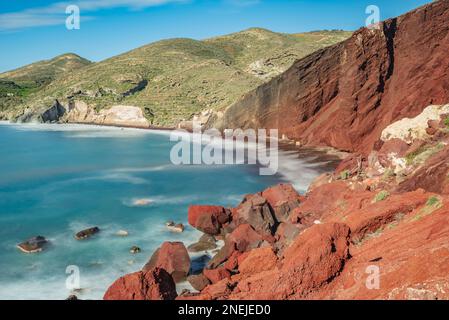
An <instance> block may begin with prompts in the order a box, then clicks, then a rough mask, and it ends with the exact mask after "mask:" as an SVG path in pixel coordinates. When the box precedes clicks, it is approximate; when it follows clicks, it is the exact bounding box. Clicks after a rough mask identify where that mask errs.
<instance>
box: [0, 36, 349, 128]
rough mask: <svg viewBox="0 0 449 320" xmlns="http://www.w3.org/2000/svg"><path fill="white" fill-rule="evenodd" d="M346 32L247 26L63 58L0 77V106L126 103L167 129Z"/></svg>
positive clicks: (11, 110) (17, 110) (16, 109)
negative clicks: (109, 53) (92, 56)
mask: <svg viewBox="0 0 449 320" xmlns="http://www.w3.org/2000/svg"><path fill="white" fill-rule="evenodd" d="M349 35H350V33H349V32H344V31H317V32H310V33H301V34H281V33H275V32H271V31H268V30H265V29H249V30H245V31H242V32H238V33H234V34H230V35H226V36H221V37H215V38H211V39H207V40H203V41H198V40H193V39H170V40H163V41H159V42H155V43H152V44H149V45H146V46H143V47H140V48H137V49H135V50H132V51H130V52H127V53H124V54H121V55H118V56H115V57H113V58H110V59H107V60H104V61H101V62H98V63H89V62H88V61H87V60H84V59H82V58H80V57H77V56H74V55H64V56H61V57H57V58H55V59H53V60H50V61H46V62H39V63H36V64H33V65H30V66H27V67H24V68H21V69H18V70H14V71H11V72H7V73H4V74H0V81H2V82H0V87H1V88H2V89H0V90H1V92H2V98H1V100H0V101H1V102H0V105H2V106H3V110H4V114H6V116H4V117H6V118H14V117H17V116H20V115H21V114H22V113H23V110H25V109H27V108H28V110H41V109H44V108H48V107H49V106H51V105H52V103H53V101H54V100H55V99H58V100H59V101H61V102H63V103H64V102H67V101H70V100H81V101H84V102H86V103H87V104H88V105H89V106H90V107H92V108H95V109H96V110H100V109H102V108H106V107H110V106H112V105H118V104H119V105H133V106H138V107H141V108H144V109H145V110H146V116H147V117H148V120H150V121H151V123H152V124H153V125H156V126H174V125H176V124H177V123H179V122H180V121H182V120H187V119H190V118H191V117H192V116H193V115H194V114H197V113H199V112H201V111H204V110H214V111H217V110H224V109H225V108H227V107H228V106H229V105H231V104H232V103H234V102H235V101H236V100H238V99H239V98H240V97H241V96H242V95H243V94H245V93H246V92H248V91H250V90H252V89H254V88H256V87H258V86H259V85H260V84H262V83H264V82H266V81H268V80H270V79H271V78H272V77H274V76H276V75H278V74H280V73H282V72H284V71H285V70H286V69H287V68H288V67H290V66H291V65H292V64H293V63H294V61H296V60H297V59H300V58H302V57H304V56H306V55H308V54H310V53H312V52H314V51H316V50H318V49H320V48H323V47H326V46H329V45H332V44H334V43H336V42H340V41H342V40H344V39H346V38H347V37H348V36H349ZM64 57H66V59H64ZM67 57H70V58H73V59H67ZM75 57H76V59H75ZM69 62H70V63H69ZM75 71H76V72H75ZM11 82H13V83H11ZM15 85H17V87H15ZM6 93H7V94H6ZM11 94H12V95H11ZM12 98H13V99H12ZM17 98H19V99H17ZM11 99H12V100H13V101H12V102H11V101H9V102H8V100H11ZM5 101H6V102H5ZM6 109H7V110H6ZM5 110H6V111H5Z"/></svg>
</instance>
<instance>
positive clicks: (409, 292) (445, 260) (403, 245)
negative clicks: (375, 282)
mask: <svg viewBox="0 0 449 320" xmlns="http://www.w3.org/2000/svg"><path fill="white" fill-rule="evenodd" d="M447 201H448V199H447V198H446V199H445V200H444V203H443V205H442V207H441V208H440V209H438V210H436V211H434V212H432V213H431V214H427V215H426V214H424V215H423V214H422V213H416V215H415V216H413V217H410V218H408V219H405V220H404V221H403V222H400V223H399V224H398V225H397V226H395V227H394V228H389V229H387V230H385V231H384V232H383V233H382V234H380V235H379V236H378V237H377V238H373V239H371V240H370V241H366V242H363V243H362V245H361V246H360V247H355V248H354V250H351V255H352V258H351V259H350V260H348V261H347V263H346V265H345V268H344V270H343V271H342V272H341V274H340V275H339V276H338V277H336V278H335V279H334V280H333V281H332V282H331V283H330V284H329V285H328V286H326V287H324V288H323V289H322V290H320V291H318V292H316V293H315V294H313V295H311V296H309V298H310V299H341V300H353V299H358V300H375V299H376V300H379V299H382V300H386V299H388V300H392V299H395V300H415V299H418V300H428V299H431V300H436V299H438V300H447V299H449V290H448V289H449V283H448V281H447V275H448V274H449V249H448V248H447V243H448V242H449V211H448V208H449V202H447ZM373 266H374V267H377V268H379V269H378V270H379V271H380V274H379V275H380V278H379V284H380V285H379V287H378V289H369V288H367V286H366V283H367V281H368V280H369V279H368V276H370V275H372V273H368V272H367V270H369V269H367V268H368V267H371V268H372V267H373ZM370 270H372V269H370ZM355 279H356V280H357V281H354V280H355Z"/></svg>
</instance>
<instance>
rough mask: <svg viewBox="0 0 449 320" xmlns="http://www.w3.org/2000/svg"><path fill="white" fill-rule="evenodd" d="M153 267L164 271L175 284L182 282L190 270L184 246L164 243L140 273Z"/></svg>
mask: <svg viewBox="0 0 449 320" xmlns="http://www.w3.org/2000/svg"><path fill="white" fill-rule="evenodd" d="M155 267H158V268H163V269H164V270H166V271H167V272H168V273H169V274H170V275H171V276H172V277H173V279H174V281H175V282H180V281H182V280H184V279H185V278H186V277H187V274H188V273H189V270H190V257H189V253H188V252H187V249H186V247H185V246H184V244H183V243H182V242H164V243H163V244H162V246H161V247H160V248H159V249H157V250H156V251H155V252H154V253H153V255H152V257H151V259H150V261H148V263H147V264H146V265H145V266H144V267H143V268H142V271H148V270H151V269H153V268H155Z"/></svg>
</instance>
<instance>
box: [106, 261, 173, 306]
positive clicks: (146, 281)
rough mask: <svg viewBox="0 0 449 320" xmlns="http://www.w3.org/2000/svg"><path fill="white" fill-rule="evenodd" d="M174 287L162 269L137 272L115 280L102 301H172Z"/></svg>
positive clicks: (171, 280)
mask: <svg viewBox="0 0 449 320" xmlns="http://www.w3.org/2000/svg"><path fill="white" fill-rule="evenodd" d="M176 296H177V293H176V286H175V282H174V281H173V278H172V277H171V276H170V274H169V273H168V272H167V271H165V270H164V269H162V268H153V269H150V270H147V271H138V272H135V273H131V274H127V275H125V276H123V277H121V278H119V279H118V280H116V281H115V282H114V283H113V284H112V285H111V286H110V287H109V289H108V290H107V291H106V293H105V294H104V297H103V299H104V300H174V299H175V298H176Z"/></svg>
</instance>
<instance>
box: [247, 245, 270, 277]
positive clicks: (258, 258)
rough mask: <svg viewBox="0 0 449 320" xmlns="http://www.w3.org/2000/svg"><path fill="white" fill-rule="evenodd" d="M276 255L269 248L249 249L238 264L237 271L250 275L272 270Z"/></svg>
mask: <svg viewBox="0 0 449 320" xmlns="http://www.w3.org/2000/svg"><path fill="white" fill-rule="evenodd" d="M276 262H277V257H276V255H275V254H274V252H273V249H271V248H258V249H254V250H251V251H249V253H248V255H247V256H246V257H245V259H244V260H243V261H242V262H241V263H240V264H239V272H240V273H242V274H246V275H250V274H256V273H260V272H263V271H268V270H272V269H274V268H275V267H276Z"/></svg>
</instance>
